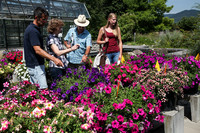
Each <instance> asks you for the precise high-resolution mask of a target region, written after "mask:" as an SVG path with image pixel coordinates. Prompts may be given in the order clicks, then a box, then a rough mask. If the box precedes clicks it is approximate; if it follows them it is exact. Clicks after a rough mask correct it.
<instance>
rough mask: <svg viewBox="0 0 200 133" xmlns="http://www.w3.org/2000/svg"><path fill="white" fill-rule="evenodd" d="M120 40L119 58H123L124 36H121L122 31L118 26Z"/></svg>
mask: <svg viewBox="0 0 200 133" xmlns="http://www.w3.org/2000/svg"><path fill="white" fill-rule="evenodd" d="M118 34H119V35H118V41H119V51H120V54H119V60H121V58H122V49H123V46H122V38H121V31H120V28H119V27H118Z"/></svg>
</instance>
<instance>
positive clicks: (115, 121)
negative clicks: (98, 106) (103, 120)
mask: <svg viewBox="0 0 200 133" xmlns="http://www.w3.org/2000/svg"><path fill="white" fill-rule="evenodd" d="M118 127H119V122H118V121H117V120H114V121H112V128H118Z"/></svg>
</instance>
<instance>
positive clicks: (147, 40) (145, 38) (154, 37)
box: [135, 32, 159, 46]
mask: <svg viewBox="0 0 200 133" xmlns="http://www.w3.org/2000/svg"><path fill="white" fill-rule="evenodd" d="M158 37H159V34H158V33H157V32H154V33H149V34H136V39H135V42H136V43H137V44H138V45H144V44H145V45H149V46H152V45H156V43H157V41H158Z"/></svg>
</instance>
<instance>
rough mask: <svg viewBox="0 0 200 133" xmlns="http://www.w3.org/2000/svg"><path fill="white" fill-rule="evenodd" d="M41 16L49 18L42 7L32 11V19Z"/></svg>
mask: <svg viewBox="0 0 200 133" xmlns="http://www.w3.org/2000/svg"><path fill="white" fill-rule="evenodd" d="M42 14H44V15H45V16H49V13H48V12H47V11H46V10H45V9H43V8H42V7H37V8H36V9H35V10H34V19H35V18H36V16H37V18H42Z"/></svg>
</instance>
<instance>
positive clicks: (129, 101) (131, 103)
mask: <svg viewBox="0 0 200 133" xmlns="http://www.w3.org/2000/svg"><path fill="white" fill-rule="evenodd" d="M124 102H126V104H130V105H133V102H132V101H131V100H129V99H124Z"/></svg>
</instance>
